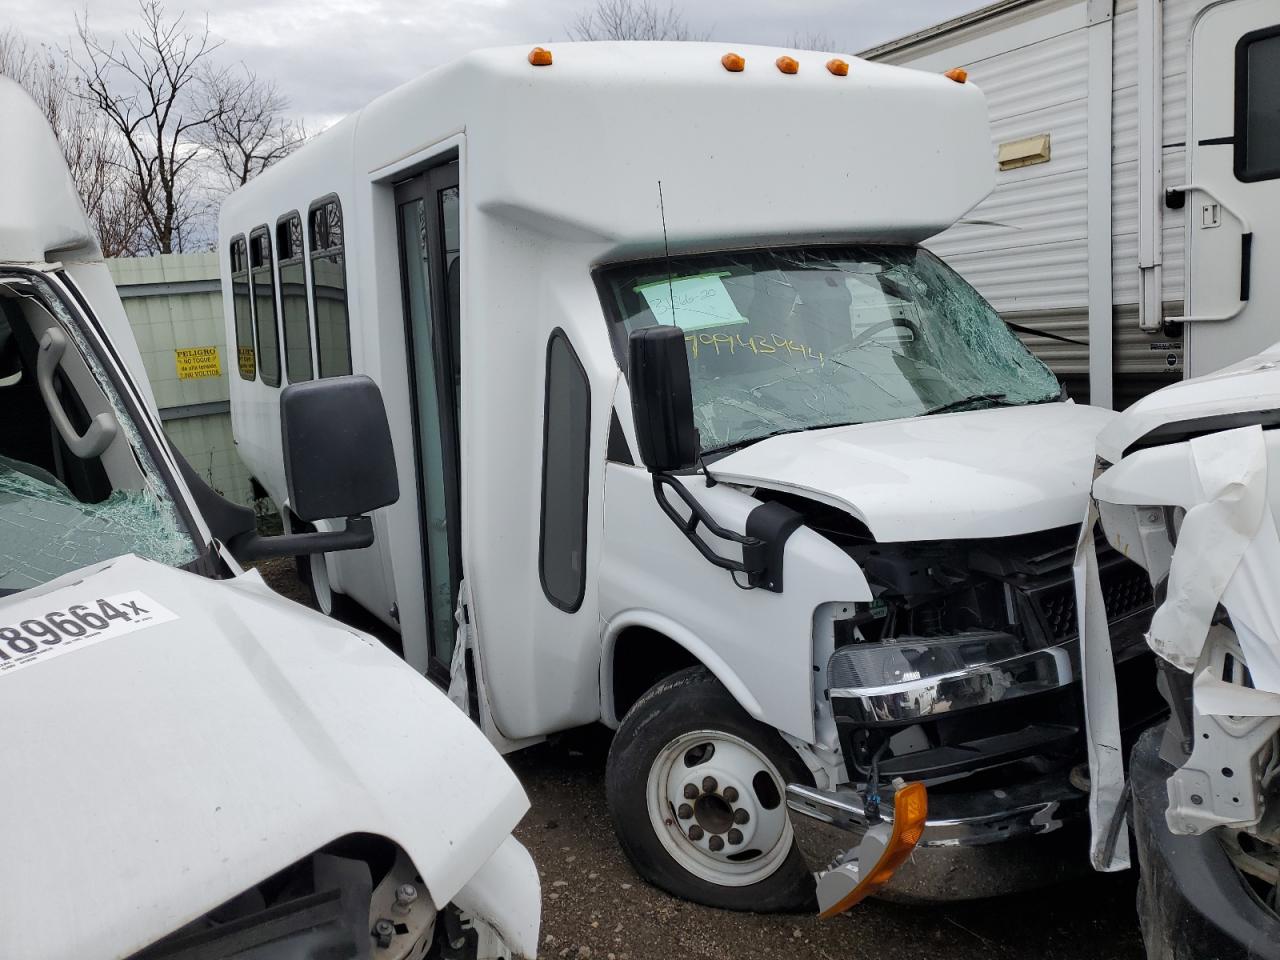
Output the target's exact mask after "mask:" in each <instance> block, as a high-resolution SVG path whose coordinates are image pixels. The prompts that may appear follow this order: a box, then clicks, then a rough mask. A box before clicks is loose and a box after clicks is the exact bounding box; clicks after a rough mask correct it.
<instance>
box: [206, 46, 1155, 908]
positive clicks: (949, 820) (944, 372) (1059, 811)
mask: <svg viewBox="0 0 1280 960" xmlns="http://www.w3.org/2000/svg"><path fill="white" fill-rule="evenodd" d="M991 185H992V163H991V152H990V141H989V137H988V127H987V123H986V103H985V101H984V99H983V96H982V94H981V92H980V91H979V90H977V89H976V88H975V87H973V86H972V85H971V84H968V83H965V82H964V77H963V75H961V74H956V75H954V76H952V77H945V76H941V75H929V74H924V73H918V72H913V71H907V70H901V69H897V68H892V67H885V66H880V65H877V64H870V63H864V62H860V61H857V60H844V59H841V58H838V57H836V58H833V57H830V56H829V55H820V54H815V53H797V52H795V51H785V50H777V49H769V48H756V47H750V48H739V49H737V50H733V51H727V50H726V49H725V48H723V47H721V46H717V45H711V44H697V43H677V44H607V43H606V44H562V45H557V46H555V47H554V48H553V49H552V50H550V51H546V50H542V49H535V50H533V51H529V50H528V49H527V48H522V49H513V48H508V49H498V50H489V51H483V52H479V53H474V54H471V55H469V56H467V57H465V58H463V59H462V60H460V61H458V62H457V63H454V64H452V65H450V66H447V67H443V68H441V69H439V70H436V71H434V72H432V73H430V74H428V75H427V76H425V77H423V78H421V79H420V80H416V81H414V82H412V83H409V84H406V85H405V86H403V87H400V88H398V89H396V90H394V91H392V92H391V93H388V94H386V95H385V96H383V97H381V98H379V99H378V100H376V101H374V102H373V103H372V104H371V105H369V106H368V107H366V108H364V109H363V110H361V111H359V112H358V113H356V114H353V115H352V116H350V117H348V118H346V119H345V120H344V121H342V122H341V123H339V124H337V125H335V126H334V127H333V128H331V129H330V130H328V131H326V132H325V133H324V134H322V135H321V136H319V137H317V138H316V139H315V141H313V142H312V143H310V144H308V145H307V146H305V147H304V148H303V149H301V150H299V151H298V152H297V153H296V154H295V155H293V156H292V157H290V158H289V159H288V160H286V161H284V162H282V163H280V164H279V165H277V166H275V167H273V168H271V169H270V170H268V171H266V172H265V173H264V174H263V175H262V176H261V177H259V178H257V179H256V180H254V181H253V182H252V183H250V184H248V185H247V186H245V187H244V188H242V189H240V190H239V191H237V192H236V193H235V194H233V195H232V196H231V197H230V198H229V199H228V200H227V201H226V202H225V204H224V205H223V208H222V212H221V218H220V249H221V256H222V264H223V271H224V272H223V293H224V303H225V304H226V309H227V324H228V330H229V334H230V336H231V337H233V338H234V339H235V341H236V343H237V346H238V356H239V364H238V375H236V374H233V375H232V377H231V381H232V385H231V412H232V418H233V427H234V431H235V435H236V441H237V443H238V445H239V450H240V453H241V456H242V457H243V458H244V460H245V462H246V463H247V464H248V466H249V468H250V470H251V471H252V472H253V473H254V475H255V476H256V477H257V479H258V480H259V481H260V482H261V483H262V484H263V486H264V487H265V488H266V489H267V490H268V491H269V492H270V493H271V495H272V496H273V497H274V498H275V500H276V501H277V502H278V503H279V504H280V506H281V508H282V511H283V513H284V519H285V523H286V524H287V526H288V527H289V528H290V529H294V530H298V529H309V528H310V527H311V526H314V527H316V528H318V529H328V527H329V524H328V523H315V524H312V523H310V522H309V521H308V520H307V518H305V517H300V516H299V515H298V512H297V510H296V509H295V508H294V505H293V504H292V503H291V502H290V497H289V490H288V485H287V483H286V475H285V466H286V462H287V461H286V458H285V457H283V456H282V450H283V449H284V447H283V445H282V442H281V437H280V434H279V424H280V415H279V403H280V398H281V397H282V396H283V395H284V390H283V388H284V387H285V385H286V384H296V383H300V382H305V381H309V380H311V379H312V378H314V377H317V376H318V377H321V378H323V377H328V376H334V375H342V374H347V373H350V372H352V371H356V372H359V373H364V374H367V375H368V376H370V377H372V378H373V379H374V380H375V381H376V382H377V383H378V384H379V386H380V387H381V388H382V392H383V395H384V397H386V400H387V407H388V410H389V411H390V418H391V431H392V437H393V442H394V444H395V448H396V452H397V462H398V464H399V465H400V486H401V488H402V489H403V490H405V491H406V492H408V491H413V494H412V495H406V496H405V497H403V498H402V499H401V500H400V501H399V502H397V503H395V504H393V505H390V506H388V507H386V508H384V509H382V510H379V511H377V513H376V514H375V515H374V526H375V528H376V531H377V540H376V543H375V545H374V546H373V547H371V548H370V549H367V550H357V551H351V552H347V553H342V554H331V555H328V556H326V557H325V558H324V559H323V561H321V560H319V559H318V558H312V559H311V560H310V561H309V563H308V564H307V569H308V571H309V575H310V578H311V580H312V583H313V584H314V586H315V588H316V594H317V596H318V598H319V599H320V600H321V601H322V603H324V604H328V603H331V602H334V601H335V600H336V599H338V598H345V599H347V600H352V601H355V602H357V603H359V604H361V605H363V606H364V607H366V608H367V609H368V610H370V611H371V612H372V613H374V614H375V615H376V616H378V617H380V618H381V619H382V620H383V621H384V622H385V623H386V624H388V625H389V626H390V627H392V628H394V629H395V630H396V631H398V633H399V636H400V638H401V642H402V646H403V654H404V656H405V658H406V659H407V660H408V661H409V663H411V664H412V665H413V666H414V667H416V668H417V669H418V670H420V671H421V672H422V673H424V674H426V675H427V676H430V677H432V678H434V679H436V680H437V681H438V682H440V683H441V684H444V685H448V686H449V687H450V689H451V691H452V692H453V693H454V695H455V696H457V698H458V699H459V701H460V702H463V703H469V705H470V706H471V707H472V709H473V710H474V712H475V716H476V717H477V719H478V720H479V721H480V723H481V724H482V726H483V729H484V730H485V732H486V733H487V734H488V735H489V737H490V739H491V740H493V741H494V742H495V743H498V744H500V745H502V746H503V748H504V749H514V748H518V747H520V746H522V745H524V744H527V743H531V742H534V741H535V740H537V739H539V738H542V737H546V736H547V735H549V734H552V733H555V732H557V731H562V730H567V729H570V728H573V727H579V726H582V725H585V724H591V723H595V722H601V723H604V724H605V725H607V726H609V727H613V728H615V729H616V730H617V734H616V737H615V739H614V742H613V746H612V752H611V756H610V762H609V767H608V783H607V790H608V797H609V803H610V807H611V812H612V815H613V819H614V822H615V825H616V828H617V833H618V837H619V840H620V842H621V844H622V845H623V847H624V849H625V850H626V852H627V853H628V855H629V856H630V858H631V860H632V862H633V863H634V864H635V866H636V868H637V870H638V871H639V872H640V873H641V874H642V875H644V876H645V877H646V878H647V879H649V880H650V881H652V882H654V883H656V884H658V885H660V886H662V887H664V888H666V889H668V890H670V891H673V892H675V893H677V894H680V895H682V896H685V897H689V898H691V899H695V900H699V901H702V902H705V903H709V904H713V905H717V906H723V907H732V908H739V909H752V910H774V909H788V908H797V907H800V906H802V905H804V904H806V903H808V902H809V901H810V899H811V896H812V893H811V891H812V889H813V886H812V882H811V880H810V876H809V873H808V870H807V868H806V864H805V862H804V860H803V858H802V857H801V855H800V854H799V852H798V851H797V848H796V845H795V843H794V830H793V825H792V822H791V818H790V817H789V816H788V805H789V804H788V788H789V787H790V788H791V791H790V806H791V807H792V808H793V809H794V810H799V811H801V812H807V813H812V814H815V815H816V816H818V817H820V818H821V819H824V820H827V821H833V822H837V823H843V822H849V821H852V822H855V823H856V822H859V821H862V822H865V819H866V817H865V814H866V810H865V809H864V808H865V807H867V806H872V807H874V806H875V805H876V803H877V798H878V803H879V806H880V808H881V809H882V810H883V811H884V812H885V813H886V814H887V815H891V814H892V812H893V808H894V796H895V793H896V789H897V788H896V787H895V783H905V782H907V781H912V782H915V781H922V782H924V783H926V784H927V785H928V789H929V799H928V810H929V822H928V824H927V825H926V826H925V828H924V832H923V835H922V837H921V838H920V845H919V847H918V848H917V850H916V855H915V857H914V859H913V860H912V861H911V863H909V864H907V865H906V866H905V867H904V868H903V870H902V871H901V872H900V874H899V878H900V879H901V880H902V882H903V883H904V884H906V885H907V886H909V887H910V888H911V890H912V892H915V893H917V894H921V895H927V896H981V895H984V894H990V893H994V892H997V891H999V890H1001V889H1007V888H1008V886H1009V885H1011V884H1024V883H1027V882H1032V881H1043V880H1045V879H1047V878H1049V877H1052V876H1053V875H1055V872H1056V871H1057V870H1058V869H1059V867H1058V864H1059V859H1055V858H1054V857H1053V856H1052V855H1051V851H1054V852H1056V851H1057V850H1058V849H1059V845H1058V844H1056V843H1055V842H1053V841H1052V840H1045V839H1044V838H1041V837H1032V836H1031V835H1033V834H1040V833H1052V832H1055V831H1057V830H1058V828H1059V827H1062V826H1064V825H1068V824H1072V823H1074V822H1076V821H1077V820H1078V818H1079V815H1080V814H1081V812H1082V811H1083V808H1084V799H1085V794H1084V793H1083V792H1081V791H1080V790H1079V789H1077V788H1076V787H1075V786H1073V784H1072V779H1071V770H1072V768H1073V766H1076V765H1078V764H1081V763H1082V762H1083V760H1084V742H1083V738H1082V736H1081V721H1082V718H1081V711H1080V704H1079V697H1080V688H1079V683H1078V679H1079V674H1078V670H1077V664H1078V658H1077V654H1076V639H1075V638H1076V633H1075V626H1074V616H1073V594H1072V586H1071V571H1070V565H1071V556H1072V549H1073V547H1074V544H1075V542H1076V531H1077V527H1078V524H1079V520H1080V517H1081V515H1082V514H1083V510H1084V504H1085V501H1086V497H1087V491H1088V483H1089V473H1090V467H1091V464H1092V458H1093V440H1094V436H1095V434H1096V433H1097V431H1098V430H1099V428H1101V427H1102V426H1103V425H1104V424H1105V423H1107V422H1108V420H1109V419H1110V416H1111V415H1110V414H1109V413H1108V412H1106V411H1103V410H1098V409H1094V408H1090V407H1084V406H1079V405H1076V404H1073V403H1069V402H1065V401H1064V397H1063V394H1062V391H1061V389H1060V386H1059V384H1058V382H1057V381H1056V380H1055V379H1054V377H1053V376H1052V374H1051V373H1050V372H1049V371H1048V369H1047V368H1046V367H1045V366H1044V365H1043V364H1042V363H1040V362H1039V361H1038V360H1036V359H1034V358H1033V357H1032V356H1031V355H1030V354H1029V353H1028V352H1027V351H1026V349H1024V348H1023V346H1022V345H1021V343H1020V342H1019V341H1018V339H1017V337H1016V336H1015V335H1014V334H1013V333H1012V332H1011V331H1010V330H1009V329H1008V328H1007V327H1006V326H1005V324H1004V323H1003V322H1002V321H1001V320H1000V318H999V317H998V316H997V315H996V314H995V312H994V311H993V310H992V309H991V308H990V307H989V306H988V305H987V303H986V302H985V301H983V300H982V298H981V297H980V296H978V295H977V294H976V293H975V292H974V290H973V289H972V288H971V287H970V286H969V285H968V284H966V283H965V282H964V281H963V280H961V279H960V278H959V277H958V276H957V275H956V274H955V273H954V272H953V271H952V270H950V269H949V268H948V267H947V266H946V265H945V264H944V263H942V262H941V261H939V260H938V259H937V258H936V257H934V256H933V255H931V254H930V253H929V252H928V251H926V250H924V249H922V248H921V247H920V246H919V244H920V242H921V241H923V240H925V239H926V238H928V237H930V236H932V235H933V234H936V233H938V232H939V231H941V230H943V229H944V228H946V227H947V226H949V225H950V224H952V223H953V222H955V221H956V220H957V219H958V218H960V217H962V216H963V215H964V213H965V211H966V210H968V209H969V208H970V207H972V206H973V205H974V204H975V203H977V202H978V201H979V200H981V199H982V198H983V197H984V196H985V195H986V193H987V192H988V191H989V190H990V189H991ZM1101 562H1102V565H1103V568H1104V573H1103V575H1104V582H1105V584H1106V587H1107V589H1108V591H1109V595H1110V598H1111V605H1110V607H1109V609H1110V612H1111V615H1112V617H1113V619H1114V620H1115V626H1116V630H1117V632H1118V633H1119V632H1123V630H1124V626H1125V624H1127V623H1129V622H1130V621H1131V619H1132V617H1133V616H1134V615H1135V614H1138V613H1140V612H1141V611H1143V610H1145V609H1148V607H1149V604H1150V599H1151V594H1150V588H1149V586H1148V585H1147V583H1146V580H1145V576H1144V574H1143V571H1142V570H1141V569H1139V568H1138V567H1136V566H1134V565H1132V564H1130V563H1129V562H1128V561H1126V560H1124V559H1123V558H1122V557H1120V556H1119V555H1118V554H1115V553H1114V552H1108V553H1107V554H1106V555H1105V556H1103V558H1102V560H1101ZM1137 639H1138V641H1139V645H1138V647H1126V648H1123V649H1122V650H1120V651H1119V652H1118V656H1119V658H1120V659H1121V661H1122V664H1121V666H1120V668H1119V669H1121V670H1122V671H1123V672H1126V673H1127V672H1136V673H1138V674H1140V675H1143V676H1142V683H1141V684H1139V686H1140V687H1141V688H1143V689H1149V688H1150V683H1149V679H1148V678H1147V677H1146V676H1145V674H1144V671H1150V669H1151V665H1150V657H1149V656H1134V654H1135V653H1141V644H1140V637H1137ZM1152 699H1155V696H1154V691H1152ZM1028 838H1031V842H1032V843H1033V845H1035V849H1034V851H1033V854H1032V855H1031V856H1017V855H1016V853H1015V843H1014V842H1013V841H1027V840H1028ZM1071 839H1075V840H1077V841H1079V842H1080V844H1081V846H1080V847H1079V848H1078V849H1079V850H1082V849H1083V846H1082V844H1083V839H1082V838H1080V837H1079V836H1078V835H1076V836H1073V837H1072V838H1071ZM827 854H828V855H829V854H830V851H827ZM960 860H967V861H969V863H970V865H971V866H972V864H973V863H975V862H979V861H980V862H981V864H982V865H981V868H980V869H974V870H969V871H967V872H965V873H956V872H954V870H955V869H956V868H958V866H959V865H958V864H957V861H960ZM1080 860H1081V862H1083V858H1082V857H1080ZM816 865H817V864H815V866H816ZM824 865H825V864H824ZM957 876H963V877H964V878H965V879H964V881H963V883H959V882H957V881H956V879H955V878H956V877H957Z"/></svg>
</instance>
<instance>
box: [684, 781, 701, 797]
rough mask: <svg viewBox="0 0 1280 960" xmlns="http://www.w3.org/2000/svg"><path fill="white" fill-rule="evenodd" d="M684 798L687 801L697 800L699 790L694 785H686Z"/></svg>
mask: <svg viewBox="0 0 1280 960" xmlns="http://www.w3.org/2000/svg"><path fill="white" fill-rule="evenodd" d="M684 798H685V799H686V800H697V799H698V788H697V787H695V786H694V785H693V784H692V783H686V784H685V785H684Z"/></svg>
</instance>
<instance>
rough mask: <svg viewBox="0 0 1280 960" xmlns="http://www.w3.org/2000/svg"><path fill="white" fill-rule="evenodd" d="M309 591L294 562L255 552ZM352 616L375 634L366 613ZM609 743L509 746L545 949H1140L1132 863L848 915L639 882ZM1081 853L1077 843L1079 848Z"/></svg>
mask: <svg viewBox="0 0 1280 960" xmlns="http://www.w3.org/2000/svg"><path fill="white" fill-rule="evenodd" d="M258 566H259V568H260V569H261V570H262V573H263V576H264V577H265V578H266V580H267V582H268V583H270V584H271V586H272V587H274V588H275V589H276V590H278V591H279V592H281V593H283V594H285V595H286V596H289V597H291V598H293V599H295V600H300V601H303V602H305V600H306V598H305V595H304V593H303V591H302V588H301V585H300V584H299V583H298V582H297V579H296V577H295V576H294V568H293V561H292V560H273V561H267V562H265V563H262V564H259V565H258ZM355 625H356V626H359V627H363V628H365V629H370V630H372V631H373V632H377V624H376V622H373V621H370V622H365V621H363V620H361V621H360V622H358V623H355ZM606 751H607V745H606V743H605V740H604V738H603V737H602V736H600V735H597V734H596V733H595V732H593V731H588V732H586V733H584V734H582V735H575V736H572V737H566V738H561V739H559V740H557V741H556V742H553V743H548V744H543V745H541V746H537V747H533V748H530V749H528V750H524V751H521V752H520V753H517V754H513V755H511V756H510V757H508V761H509V762H510V764H511V766H512V768H513V769H514V770H515V772H516V774H517V776H519V777H520V781H521V782H522V783H523V784H524V787H525V790H526V791H527V792H528V794H529V799H530V801H531V802H532V804H533V807H532V809H531V810H530V811H529V813H528V814H527V815H526V816H525V818H524V820H523V822H522V823H521V824H520V826H519V827H518V828H517V829H516V836H517V837H519V839H520V841H521V842H522V843H524V845H525V846H526V847H527V848H528V849H529V852H530V853H531V854H532V855H533V858H534V861H535V862H536V863H537V864H538V871H539V873H540V874H541V876H542V937H543V943H542V949H541V953H540V955H541V956H542V957H544V958H557V957H569V958H596V960H650V958H652V960H670V958H682V960H683V958H697V957H707V958H733V960H755V958H761V960H763V958H774V957H789V958H797V960H801V958H815V960H816V958H823V960H861V958H868V960H871V958H875V960H883V958H885V957H924V956H938V957H946V958H948V960H952V958H954V960H968V958H972V960H1006V958H1029V960H1081V958H1088V960H1095V958H1096V960H1141V958H1142V957H1143V956H1144V954H1143V950H1142V941H1141V938H1140V936H1139V933H1138V926H1137V916H1136V914H1135V911H1134V901H1135V887H1134V881H1135V877H1134V874H1133V873H1132V872H1128V873H1124V874H1110V875H1101V874H1098V875H1089V876H1086V877H1084V878H1083V879H1081V880H1077V881H1074V882H1072V883H1070V884H1063V885H1059V886H1056V887H1050V888H1047V889H1044V890H1039V891H1036V892H1033V893H1027V894H1021V895H1018V896H1013V897H1004V898H1001V899H996V900H983V901H974V902H969V903H961V904H947V905H939V906H926V907H921V906H906V905H900V904H894V903H884V902H881V901H874V900H873V901H866V902H864V903H862V904H860V905H859V906H857V907H855V908H854V909H853V910H852V911H850V912H849V913H847V914H845V915H844V916H841V917H837V918H835V919H834V920H827V921H821V920H818V919H817V918H815V917H811V916H768V915H761V914H751V913H731V912H727V911H723V910H713V909H710V908H706V907H699V906H695V905H693V904H690V903H686V902H684V901H681V900H677V899H675V898H674V897H670V896H668V895H666V894H665V893H662V892H661V891H659V890H655V889H654V888H652V887H649V886H647V885H646V884H645V883H644V882H643V881H641V880H640V879H639V878H638V877H637V876H636V875H635V873H634V872H633V871H632V869H631V867H630V865H629V864H628V863H627V861H626V859H625V858H624V857H623V855H622V852H621V851H620V850H619V849H618V845H617V843H616V842H615V841H614V837H613V830H612V827H611V825H610V822H609V815H608V811H607V810H606V808H605V799H604V766H605V756H606ZM1082 855H1083V852H1082Z"/></svg>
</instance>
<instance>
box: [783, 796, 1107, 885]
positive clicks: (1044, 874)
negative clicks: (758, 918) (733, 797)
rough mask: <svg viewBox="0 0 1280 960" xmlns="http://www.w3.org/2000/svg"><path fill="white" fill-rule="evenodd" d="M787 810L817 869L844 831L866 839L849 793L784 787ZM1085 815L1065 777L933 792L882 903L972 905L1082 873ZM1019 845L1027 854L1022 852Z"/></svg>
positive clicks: (885, 802) (856, 800)
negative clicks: (974, 901)
mask: <svg viewBox="0 0 1280 960" xmlns="http://www.w3.org/2000/svg"><path fill="white" fill-rule="evenodd" d="M787 805H788V806H789V808H790V809H791V812H792V814H793V816H792V818H791V822H792V824H793V826H794V827H795V831H796V835H797V838H798V840H799V843H800V847H801V851H802V852H803V853H804V855H805V858H806V860H807V861H808V862H809V864H810V866H811V867H813V868H814V869H821V868H822V867H824V866H825V865H826V864H827V863H828V862H830V860H831V859H832V857H833V855H834V854H835V852H836V850H838V849H840V848H841V847H842V846H845V847H847V846H850V845H851V838H850V836H849V832H850V831H851V832H853V833H858V832H860V831H862V830H863V829H865V826H864V825H865V824H866V822H867V821H866V813H865V810H864V808H863V802H862V798H861V796H860V795H858V794H857V793H855V792H854V790H853V789H852V788H851V787H846V788H842V789H840V790H838V791H835V792H832V791H826V790H817V789H815V788H813V787H809V786H805V785H803V784H796V783H793V784H789V785H788V786H787ZM1087 812H1088V794H1086V793H1084V792H1083V791H1081V790H1077V789H1076V788H1075V787H1073V786H1071V784H1070V783H1068V782H1067V778H1066V774H1065V773H1064V774H1062V775H1061V778H1060V779H1050V778H1042V779H1041V780H1037V781H1034V782H1032V783H1028V784H1021V785H1019V786H1016V787H1008V788H1003V789H999V788H997V789H984V790H975V791H973V792H970V793H937V794H934V793H932V792H931V793H930V794H929V814H928V819H927V820H926V822H925V829H924V834H923V835H922V836H921V838H920V840H919V842H918V843H917V844H916V849H915V852H914V853H913V854H912V856H911V859H910V860H909V861H907V863H906V864H904V865H903V866H902V867H901V868H899V870H898V871H897V873H895V874H894V877H893V879H892V880H891V881H890V883H889V886H888V888H887V889H886V890H885V891H884V892H883V895H884V896H886V897H888V898H890V899H902V900H915V901H936V900H964V899H976V898H979V897H989V896H999V895H1002V894H1006V893H1012V892H1014V891H1017V890H1026V889H1031V888H1034V887H1037V886H1043V885H1045V884H1047V883H1053V882H1056V881H1058V880H1060V879H1066V878H1067V877H1069V876H1072V875H1075V874H1076V873H1082V872H1085V871H1087V869H1088V856H1087V855H1088V839H1087V834H1085V833H1083V831H1082V830H1081V829H1072V828H1078V827H1081V826H1082V825H1083V824H1084V823H1085V822H1086V819H1087ZM794 814H800V816H795V815H794ZM880 815H881V816H882V817H884V818H885V819H886V820H890V821H892V819H893V798H892V795H891V794H888V793H887V792H886V794H885V795H882V798H881V805H880ZM1046 835H1052V836H1046ZM1024 844H1026V845H1028V846H1029V847H1030V848H1031V849H1030V850H1028V851H1024V850H1023V845H1024ZM1077 848H1078V849H1077ZM1073 851H1074V854H1075V855H1073Z"/></svg>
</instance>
